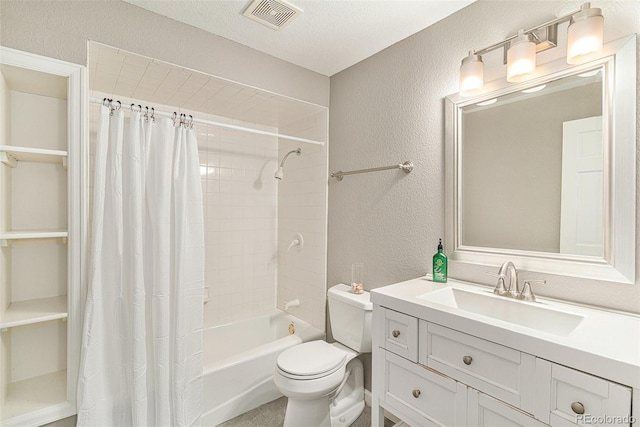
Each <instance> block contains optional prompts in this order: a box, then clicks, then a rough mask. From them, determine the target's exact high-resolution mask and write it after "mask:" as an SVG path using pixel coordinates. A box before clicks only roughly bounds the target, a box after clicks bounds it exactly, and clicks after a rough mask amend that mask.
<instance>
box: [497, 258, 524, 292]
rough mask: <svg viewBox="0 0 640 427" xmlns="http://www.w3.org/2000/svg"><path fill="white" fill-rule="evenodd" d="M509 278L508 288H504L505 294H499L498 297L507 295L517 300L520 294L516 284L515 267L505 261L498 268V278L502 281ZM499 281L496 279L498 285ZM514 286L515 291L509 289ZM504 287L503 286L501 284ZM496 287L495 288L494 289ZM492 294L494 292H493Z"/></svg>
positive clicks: (516, 273) (516, 272)
mask: <svg viewBox="0 0 640 427" xmlns="http://www.w3.org/2000/svg"><path fill="white" fill-rule="evenodd" d="M507 276H508V277H509V286H507V287H506V289H505V292H504V293H500V295H507V296H510V297H513V298H517V297H518V295H519V294H520V284H519V283H518V270H516V266H515V265H513V263H512V262H511V261H505V262H503V263H502V265H501V266H500V270H499V271H498V277H499V278H502V279H503V280H504V279H505V278H506V277H507ZM499 282H500V280H499V279H498V285H499V284H500V283H499ZM514 284H515V289H511V288H512V287H514ZM503 286H504V284H503ZM497 288H498V287H497V286H496V289H497ZM493 292H494V293H496V292H495V290H494V291H493Z"/></svg>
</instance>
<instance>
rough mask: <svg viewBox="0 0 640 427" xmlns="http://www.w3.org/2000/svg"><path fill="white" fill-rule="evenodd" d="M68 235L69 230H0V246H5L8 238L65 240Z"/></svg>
mask: <svg viewBox="0 0 640 427" xmlns="http://www.w3.org/2000/svg"><path fill="white" fill-rule="evenodd" d="M67 237H69V232H68V231H66V230H19V231H4V232H0V246H7V244H8V242H9V241H10V240H24V239H59V238H62V239H63V240H64V241H65V242H66V239H67Z"/></svg>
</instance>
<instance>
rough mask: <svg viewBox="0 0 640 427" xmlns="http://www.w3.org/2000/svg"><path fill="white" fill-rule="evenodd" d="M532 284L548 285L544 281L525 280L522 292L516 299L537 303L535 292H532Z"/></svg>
mask: <svg viewBox="0 0 640 427" xmlns="http://www.w3.org/2000/svg"><path fill="white" fill-rule="evenodd" d="M532 283H536V284H540V285H544V284H545V283H547V281H546V280H542V279H536V280H525V281H524V286H523V287H522V291H521V292H520V293H519V294H518V296H517V297H516V298H517V299H519V300H523V301H529V302H535V300H536V296H535V295H534V294H533V291H532V290H531V284H532Z"/></svg>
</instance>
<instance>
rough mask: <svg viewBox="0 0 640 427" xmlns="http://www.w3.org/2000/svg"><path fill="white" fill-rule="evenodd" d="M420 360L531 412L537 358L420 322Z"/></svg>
mask: <svg viewBox="0 0 640 427" xmlns="http://www.w3.org/2000/svg"><path fill="white" fill-rule="evenodd" d="M420 334H421V336H420V347H421V348H420V350H421V351H420V363H422V364H424V365H426V366H428V367H430V368H432V369H435V370H437V371H439V372H442V373H443V374H445V375H448V376H450V377H451V378H453V379H455V380H458V381H461V382H463V383H465V384H467V385H469V386H471V387H473V388H475V389H477V390H480V391H482V392H483V393H487V394H489V395H491V396H494V397H496V398H498V399H500V400H502V401H504V402H507V403H508V404H510V405H513V406H515V407H517V408H520V409H522V410H524V411H526V412H529V413H533V411H534V408H533V402H534V396H535V370H536V360H535V359H536V358H535V357H534V356H531V355H529V354H526V353H521V352H519V351H517V350H514V349H512V348H509V347H505V346H503V345H500V344H496V343H493V342H490V341H486V340H483V339H480V338H476V337H473V336H471V335H467V334H464V333H462V332H458V331H455V330H453V329H449V328H445V327H443V326H440V325H436V324H433V323H428V322H424V321H421V323H420Z"/></svg>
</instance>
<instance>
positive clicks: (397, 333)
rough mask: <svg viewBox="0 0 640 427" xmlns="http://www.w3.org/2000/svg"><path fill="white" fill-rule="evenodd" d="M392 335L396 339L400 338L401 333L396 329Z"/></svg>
mask: <svg viewBox="0 0 640 427" xmlns="http://www.w3.org/2000/svg"><path fill="white" fill-rule="evenodd" d="M391 335H393V337H394V338H398V337H399V336H400V331H399V330H397V329H396V330H394V331H393V332H391Z"/></svg>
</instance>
